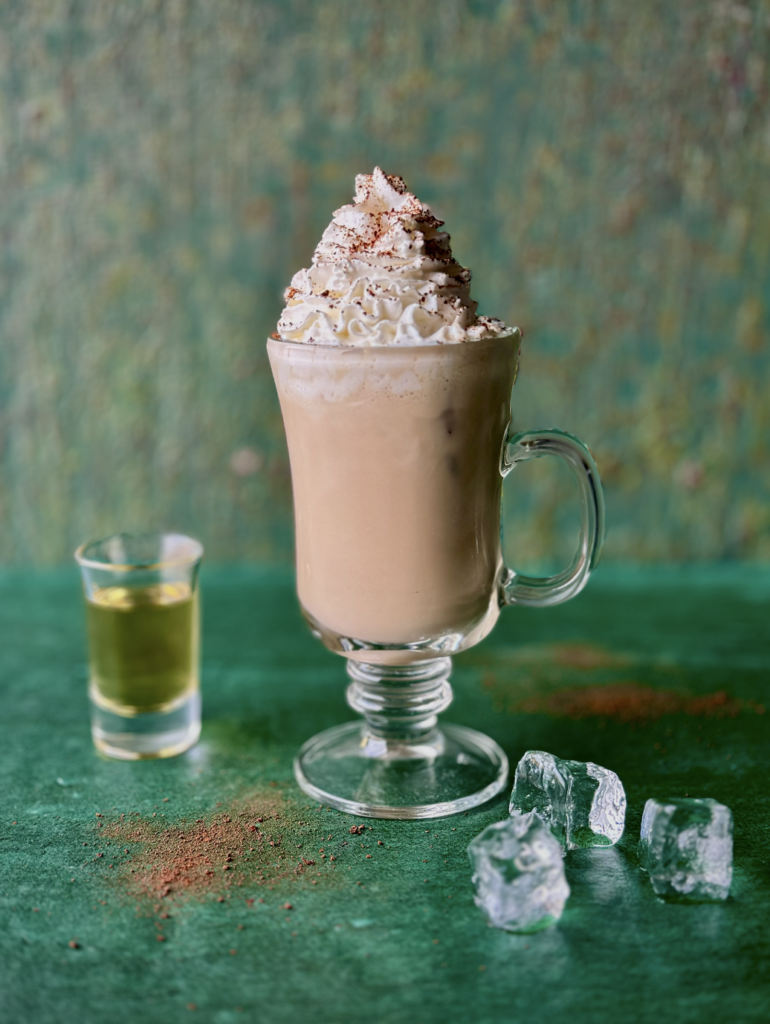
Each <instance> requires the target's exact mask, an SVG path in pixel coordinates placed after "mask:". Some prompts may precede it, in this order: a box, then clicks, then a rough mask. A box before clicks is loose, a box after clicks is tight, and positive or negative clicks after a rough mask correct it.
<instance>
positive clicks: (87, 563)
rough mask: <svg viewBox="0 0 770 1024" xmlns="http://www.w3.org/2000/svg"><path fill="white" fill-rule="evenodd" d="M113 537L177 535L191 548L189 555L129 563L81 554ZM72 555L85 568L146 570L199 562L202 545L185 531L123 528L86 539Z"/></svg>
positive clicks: (201, 555)
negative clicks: (131, 529)
mask: <svg viewBox="0 0 770 1024" xmlns="http://www.w3.org/2000/svg"><path fill="white" fill-rule="evenodd" d="M114 537H178V538H180V539H181V540H185V541H188V542H189V543H190V544H191V545H192V549H193V550H192V552H191V553H190V554H189V555H185V556H184V557H178V558H166V559H163V560H162V561H160V562H135V563H129V564H122V563H119V562H105V561H100V560H98V559H95V558H85V557H84V556H83V552H84V551H85V550H86V549H87V548H90V547H92V546H93V545H95V544H104V543H105V542H106V541H108V540H112V539H113V538H114ZM74 557H75V561H76V562H77V563H78V565H80V566H83V567H84V568H86V569H101V570H103V571H107V572H148V571H155V570H159V569H168V568H171V567H173V566H180V565H191V564H193V563H194V562H199V561H200V560H201V559H202V558H203V545H202V544H201V542H200V541H199V540H195V538H194V537H190V536H188V535H187V534H186V533H177V532H176V531H174V530H143V531H141V532H132V531H129V530H123V531H121V532H119V533H110V534H108V535H107V536H106V537H99V538H97V539H95V540H87V541H86V542H85V543H84V544H81V545H80V546H79V547H78V548H77V549H76V550H75V554H74Z"/></svg>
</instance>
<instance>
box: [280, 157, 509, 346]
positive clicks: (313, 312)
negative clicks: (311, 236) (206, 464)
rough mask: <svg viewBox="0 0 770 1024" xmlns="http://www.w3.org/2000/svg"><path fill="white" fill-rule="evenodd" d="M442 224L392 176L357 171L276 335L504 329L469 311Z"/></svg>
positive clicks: (322, 341) (469, 334) (327, 341)
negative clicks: (351, 191)
mask: <svg viewBox="0 0 770 1024" xmlns="http://www.w3.org/2000/svg"><path fill="white" fill-rule="evenodd" d="M443 223H444V222H443V221H441V220H439V219H438V218H437V217H435V216H434V215H433V213H432V212H431V210H430V208H429V207H428V206H426V205H425V204H424V203H421V202H420V200H419V199H418V198H417V197H416V196H415V195H413V194H412V193H411V192H410V191H409V189H408V188H407V186H406V184H405V182H404V180H403V178H400V177H399V176H398V175H396V174H385V173H384V172H383V171H382V170H380V168H379V167H375V169H374V172H373V173H372V174H359V175H357V176H356V195H355V200H354V202H353V203H351V204H349V205H348V206H343V207H341V208H340V209H339V210H337V211H336V212H335V214H334V219H333V220H332V222H331V224H330V225H329V226H328V228H327V229H326V230H325V231H324V233H323V236H322V238H321V241H320V242H319V243H318V247H317V248H316V251H315V254H314V256H313V262H312V265H311V266H310V267H309V268H307V269H305V270H300V271H299V273H297V274H295V275H294V277H293V278H292V281H291V285H290V286H289V287H288V288H287V289H286V292H285V294H284V298H285V301H286V307H285V309H284V311H283V313H282V314H281V319H280V320H279V321H278V333H279V335H280V337H281V338H283V339H284V340H285V341H299V342H307V343H315V344H319V345H339V346H345V345H352V346H369V345H371V346H378V345H430V344H432V345H443V344H456V343H459V342H466V341H479V340H482V339H484V338H494V337H498V336H500V335H504V334H509V333H510V332H511V328H510V327H508V326H507V325H506V324H504V323H503V322H502V321H501V320H496V319H495V318H494V317H486V316H476V305H477V304H476V303H475V302H474V301H473V299H471V297H470V281H471V272H470V271H469V270H466V269H465V268H464V267H461V266H460V264H459V263H458V262H457V261H456V260H455V258H454V257H453V255H452V248H451V246H450V244H449V235H448V234H447V233H446V232H445V231H441V227H442V225H443Z"/></svg>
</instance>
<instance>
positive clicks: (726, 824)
mask: <svg viewBox="0 0 770 1024" xmlns="http://www.w3.org/2000/svg"><path fill="white" fill-rule="evenodd" d="M639 865H640V867H642V868H643V869H644V870H645V871H647V872H649V875H650V881H651V882H652V887H653V889H654V890H655V892H656V893H657V894H658V896H663V897H665V898H667V899H677V900H691V901H693V902H699V901H708V900H723V899H726V898H727V896H728V894H729V892H730V883H731V882H732V879H733V816H732V812H731V811H730V808H729V807H725V805H724V804H720V803H717V801H716V800H711V799H696V798H695V797H680V798H678V799H673V800H648V801H647V803H646V804H645V805H644V814H643V815H642V834H641V838H640V840H639Z"/></svg>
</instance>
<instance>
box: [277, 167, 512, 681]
mask: <svg viewBox="0 0 770 1024" xmlns="http://www.w3.org/2000/svg"><path fill="white" fill-rule="evenodd" d="M356 184H357V194H356V202H355V203H353V204H351V205H350V206H347V207H343V208H342V209H341V210H339V211H337V213H336V214H335V220H334V221H333V222H332V224H331V225H330V227H329V228H328V229H327V231H326V232H325V234H324V237H323V239H322V241H321V243H320V244H319V247H318V249H317V251H316V255H315V257H314V261H313V266H312V267H311V268H310V269H308V270H303V271H300V273H299V274H297V275H296V276H295V278H294V280H293V281H292V284H291V287H290V288H289V289H287V293H286V297H287V307H286V309H285V310H284V313H283V315H282V317H281V321H280V323H279V325H278V326H279V332H278V336H277V337H275V338H274V340H271V341H270V342H269V343H268V351H269V355H270V360H271V364H272V368H273V373H274V376H275V381H276V386H277V388H278V394H279V398H280V402H281V410H282V413H283V418H284V423H285V426H286V435H287V439H288V445H289V455H290V459H291V471H292V482H293V488H294V508H295V524H296V545H297V584H298V591H299V598H300V601H301V603H302V606H303V608H304V610H305V612H306V613H307V615H308V617H309V618H310V619H311V620H312V621H313V622H314V623H315V624H317V625H318V627H319V631H320V632H321V633H322V634H324V635H325V636H326V638H327V642H328V640H329V637H330V636H337V637H339V638H342V639H341V641H340V646H341V647H342V648H343V649H344V648H345V647H346V646H347V643H346V641H347V640H352V641H354V642H355V643H354V646H356V645H357V643H361V642H362V643H364V644H377V645H379V644H382V645H404V644H418V645H425V647H426V650H425V655H424V656H427V657H436V654H437V651H440V650H441V649H442V646H441V645H442V643H443V649H444V650H446V651H450V650H453V649H460V648H461V647H464V646H467V645H469V644H470V643H474V642H476V641H477V640H478V639H480V637H481V636H482V635H484V634H485V633H487V632H488V631H489V629H491V627H492V625H493V624H494V621H495V619H496V618H497V614H498V608H499V597H498V589H499V588H498V581H499V576H500V573H501V571H502V561H501V554H500V488H501V480H502V478H501V474H500V463H499V459H500V449H501V445H502V442H503V437H504V434H505V429H506V425H507V423H508V420H509V401H510V394H511V388H512V385H513V380H514V376H515V372H516V366H517V359H518V347H519V334H518V332H517V331H515V330H512V329H511V328H508V327H507V326H506V325H505V324H503V323H502V322H501V321H499V320H494V319H492V318H486V317H476V315H475V309H476V304H475V303H474V302H473V301H472V300H471V299H470V295H469V282H470V273H469V272H468V271H467V270H465V269H463V268H462V267H461V266H460V265H459V264H458V263H457V262H456V261H455V260H454V258H453V257H452V253H451V249H450V247H449V236H448V235H446V234H445V233H444V232H441V231H440V230H439V228H440V226H441V222H440V221H438V220H436V218H435V217H433V215H432V214H431V212H430V210H429V209H428V208H427V207H426V206H424V205H423V204H422V203H420V202H419V200H417V199H416V198H415V197H414V196H413V195H411V194H410V193H409V192H408V191H407V189H406V186H405V185H404V183H403V181H402V180H401V179H400V178H396V177H395V176H386V175H384V174H383V173H382V172H381V171H379V169H377V170H376V171H375V173H374V174H373V175H361V176H359V178H357V181H356ZM331 645H332V646H335V644H334V643H332V644H331ZM351 653H352V652H351ZM371 654H372V652H371V651H369V652H367V660H374V659H373V658H372V657H371ZM383 657H384V658H387V657H388V655H384V656H383ZM392 657H393V659H394V660H397V661H400V660H403V652H402V653H401V656H399V655H397V654H395V653H394V654H393V656H392ZM377 660H383V658H378V659H377ZM412 660H413V659H412Z"/></svg>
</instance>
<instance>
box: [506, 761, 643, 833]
mask: <svg viewBox="0 0 770 1024" xmlns="http://www.w3.org/2000/svg"><path fill="white" fill-rule="evenodd" d="M528 811H536V812H537V813H538V814H539V815H540V817H541V818H542V819H543V821H544V822H545V823H546V824H547V825H548V827H549V828H550V829H551V831H552V832H553V834H554V835H555V836H556V838H557V839H558V840H559V842H560V843H561V845H562V846H563V847H565V848H566V849H567V850H577V849H578V848H580V847H582V846H613V845H614V844H615V843H616V842H617V841H618V839H620V837H621V836H622V835H623V826H624V824H625V821H626V794H625V791H624V789H623V784H622V782H621V781H620V779H619V778H618V777H617V775H616V774H615V772H611V771H610V770H609V769H608V768H602V767H600V766H599V765H598V764H594V763H593V761H586V762H585V763H584V762H583V761H563V760H562V759H561V758H559V757H554V756H553V754H547V753H546V752H545V751H543V750H528V751H527V753H526V754H525V755H524V757H522V759H521V761H519V763H518V765H517V767H516V776H515V778H514V780H513V792H512V793H511V803H510V812H511V814H513V813H514V812H517V813H519V814H526V813H527V812H528Z"/></svg>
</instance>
